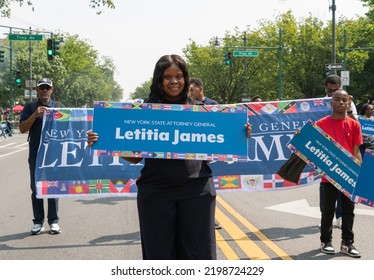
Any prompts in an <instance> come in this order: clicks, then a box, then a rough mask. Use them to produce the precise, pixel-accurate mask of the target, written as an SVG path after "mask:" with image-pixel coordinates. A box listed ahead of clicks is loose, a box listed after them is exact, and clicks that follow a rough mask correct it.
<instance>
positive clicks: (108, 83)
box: [0, 35, 123, 107]
mask: <svg viewBox="0 0 374 280" xmlns="http://www.w3.org/2000/svg"><path fill="white" fill-rule="evenodd" d="M13 49H14V50H13V51H14V58H15V59H14V64H13V68H14V69H20V70H21V73H22V81H23V83H22V87H21V88H20V89H17V88H16V89H14V99H15V100H19V101H20V103H21V104H23V103H25V102H27V101H28V100H25V99H24V98H23V92H24V89H25V87H24V81H25V80H29V79H30V71H29V70H30V67H29V45H28V43H27V42H22V41H20V42H17V43H14V44H13ZM60 50H61V51H60V55H58V56H56V57H55V58H54V59H53V60H52V61H48V60H47V55H46V42H45V40H44V41H40V42H35V43H33V44H32V77H31V79H34V80H38V79H39V78H41V77H49V78H51V79H52V80H53V83H54V99H56V100H60V101H62V102H63V103H64V104H65V105H66V106H67V107H81V106H89V107H90V106H92V104H93V101H95V100H110V101H120V100H121V99H122V96H123V90H122V88H121V87H120V86H119V85H118V83H117V82H116V81H115V79H114V75H115V73H116V68H115V65H114V63H113V61H112V60H111V59H110V58H108V57H103V58H100V57H99V55H98V53H97V51H96V50H94V49H93V48H92V46H91V45H90V44H89V43H87V42H86V41H83V40H80V39H79V38H78V36H77V35H75V36H69V35H68V36H67V37H66V40H65V42H64V43H63V44H62V45H61V49H60ZM6 69H7V70H6V72H5V73H2V74H1V76H0V79H1V81H2V83H1V84H2V85H4V86H3V88H2V89H1V90H2V91H3V93H4V94H2V95H0V106H3V107H8V106H9V99H10V94H9V90H10V89H9V69H8V68H6Z"/></svg>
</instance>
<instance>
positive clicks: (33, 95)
mask: <svg viewBox="0 0 374 280" xmlns="http://www.w3.org/2000/svg"><path fill="white" fill-rule="evenodd" d="M36 94H37V92H36V90H32V91H31V97H32V98H36ZM24 96H25V98H30V91H29V90H28V89H25V95H24Z"/></svg>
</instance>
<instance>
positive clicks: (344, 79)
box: [340, 71, 349, 86]
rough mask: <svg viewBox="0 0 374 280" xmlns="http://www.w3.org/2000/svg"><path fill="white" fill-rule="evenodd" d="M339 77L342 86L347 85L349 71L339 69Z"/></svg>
mask: <svg viewBox="0 0 374 280" xmlns="http://www.w3.org/2000/svg"><path fill="white" fill-rule="evenodd" d="M340 78H341V79H342V86H349V71H341V72H340Z"/></svg>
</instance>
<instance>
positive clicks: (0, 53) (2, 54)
mask: <svg viewBox="0 0 374 280" xmlns="http://www.w3.org/2000/svg"><path fill="white" fill-rule="evenodd" d="M0 62H4V51H3V50H0Z"/></svg>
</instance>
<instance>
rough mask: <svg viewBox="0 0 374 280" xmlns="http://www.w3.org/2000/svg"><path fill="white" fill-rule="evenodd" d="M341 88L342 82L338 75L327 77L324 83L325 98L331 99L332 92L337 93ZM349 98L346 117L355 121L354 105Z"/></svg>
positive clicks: (355, 111) (355, 110)
mask: <svg viewBox="0 0 374 280" xmlns="http://www.w3.org/2000/svg"><path fill="white" fill-rule="evenodd" d="M341 87H342V80H341V79H340V77H339V76H338V75H336V74H332V75H329V76H327V78H326V81H325V92H326V97H331V96H332V95H333V94H334V92H335V91H337V90H338V89H341ZM350 98H351V105H350V108H349V109H348V111H347V115H348V117H350V118H352V119H354V120H356V121H357V109H356V105H355V104H354V103H353V101H352V97H351V96H350Z"/></svg>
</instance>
